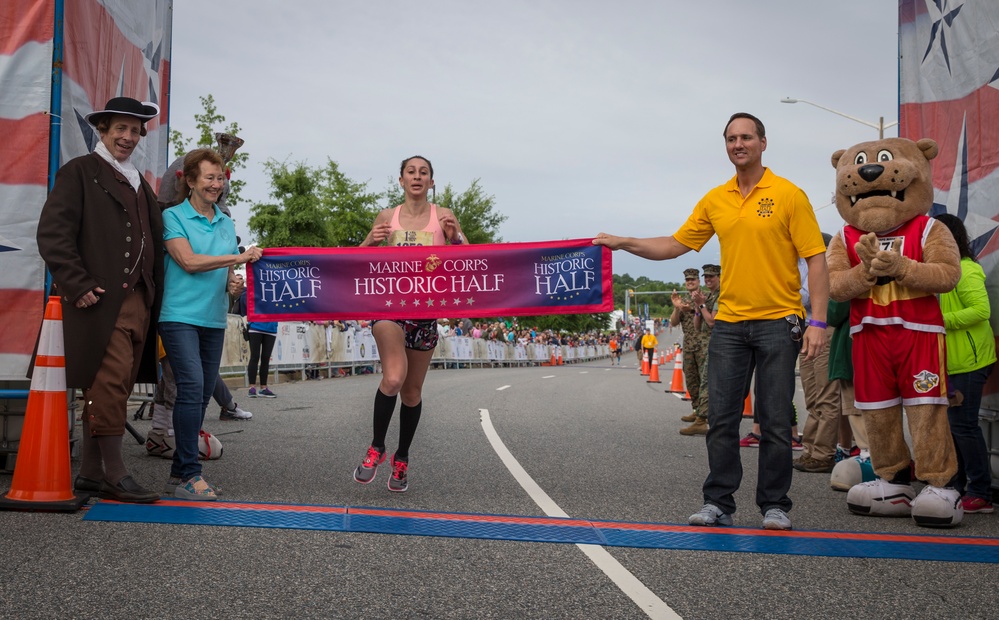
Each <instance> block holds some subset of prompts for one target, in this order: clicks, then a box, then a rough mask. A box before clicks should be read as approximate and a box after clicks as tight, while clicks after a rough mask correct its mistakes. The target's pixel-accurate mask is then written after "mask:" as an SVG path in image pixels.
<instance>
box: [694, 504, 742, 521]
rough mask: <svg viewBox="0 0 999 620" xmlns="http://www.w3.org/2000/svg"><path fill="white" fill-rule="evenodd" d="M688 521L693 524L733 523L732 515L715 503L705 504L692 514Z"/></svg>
mask: <svg viewBox="0 0 999 620" xmlns="http://www.w3.org/2000/svg"><path fill="white" fill-rule="evenodd" d="M687 523H690V524H691V525H707V526H712V525H732V515H728V514H725V513H724V512H722V510H721V508H719V507H718V506H715V505H714V504H704V507H703V508H701V509H700V510H699V511H697V512H695V513H694V514H692V515H690V518H688V519H687Z"/></svg>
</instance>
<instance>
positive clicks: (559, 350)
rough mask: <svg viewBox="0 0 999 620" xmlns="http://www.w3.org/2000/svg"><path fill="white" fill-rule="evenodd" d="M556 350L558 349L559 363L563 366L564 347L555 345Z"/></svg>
mask: <svg viewBox="0 0 999 620" xmlns="http://www.w3.org/2000/svg"><path fill="white" fill-rule="evenodd" d="M555 350H556V351H558V365H559V366H561V365H562V347H555Z"/></svg>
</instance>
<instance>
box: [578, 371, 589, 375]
mask: <svg viewBox="0 0 999 620" xmlns="http://www.w3.org/2000/svg"><path fill="white" fill-rule="evenodd" d="M579 374H581V375H588V374H590V371H589V370H580V371H579Z"/></svg>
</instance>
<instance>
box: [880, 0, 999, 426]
mask: <svg viewBox="0 0 999 620" xmlns="http://www.w3.org/2000/svg"><path fill="white" fill-rule="evenodd" d="M898 6H899V31H900V38H899V51H900V55H901V62H900V65H899V103H900V109H899V127H900V135H901V136H903V137H906V138H910V139H912V140H918V139H920V138H932V139H934V140H936V142H937V144H938V145H939V147H940V153H939V154H938V155H937V157H936V158H935V159H934V160H933V161H932V167H933V187H934V205H933V210H932V212H931V215H935V214H937V213H944V212H947V213H952V214H954V215H957V216H958V217H960V218H961V219H962V220H964V224H965V226H966V227H967V229H968V236H969V237H970V238H971V241H972V246H973V247H972V249H973V251H975V252H976V253H977V254H978V261H979V263H980V264H981V265H982V268H983V269H984V270H985V275H986V287H987V288H988V290H989V298H990V300H991V302H992V318H991V321H992V331H993V332H995V333H997V334H999V252H996V250H997V249H999V235H996V230H997V226H999V2H996V1H995V0H899V3H898ZM997 375H999V373H993V377H992V378H993V381H992V382H990V383H991V384H990V386H988V387H987V388H986V392H987V393H988V392H992V395H991V396H987V398H986V400H987V401H988V400H991V401H992V404H991V405H989V406H990V407H991V408H999V394H996V388H997V387H999V385H997V384H996V379H997V378H999V377H997Z"/></svg>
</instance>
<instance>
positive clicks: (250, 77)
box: [170, 0, 898, 281]
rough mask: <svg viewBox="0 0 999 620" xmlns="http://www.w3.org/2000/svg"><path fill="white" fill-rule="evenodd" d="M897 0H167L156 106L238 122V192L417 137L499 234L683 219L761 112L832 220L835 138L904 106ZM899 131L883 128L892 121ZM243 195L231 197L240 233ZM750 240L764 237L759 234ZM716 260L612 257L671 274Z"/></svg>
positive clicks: (443, 177) (373, 182) (184, 119)
mask: <svg viewBox="0 0 999 620" xmlns="http://www.w3.org/2000/svg"><path fill="white" fill-rule="evenodd" d="M897 13H898V9H897V3H896V2H894V1H892V0H877V1H874V2H872V1H870V0H839V1H837V2H802V1H800V0H763V1H760V2H747V1H746V0H714V1H712V2H670V1H655V0H644V1H638V0H617V1H616V2H593V1H591V0H558V1H555V0H553V1H544V0H535V1H530V2H524V1H520V0H505V1H502V2H475V1H472V0H464V1H459V0H424V1H423V2H397V1H395V0H371V1H367V2H365V1H361V0H358V1H353V2H345V1H342V0H289V1H287V2H281V3H278V2H273V1H267V2H264V1H261V0H238V1H237V0H213V1H212V2H203V1H202V0H175V1H174V20H173V65H172V100H171V104H172V107H171V115H170V122H171V125H172V126H173V127H174V128H177V129H180V130H181V131H183V132H184V133H185V135H187V136H189V137H193V135H194V119H193V116H194V114H195V113H197V112H199V111H200V109H201V107H200V103H199V100H198V96H199V95H207V94H212V95H214V97H215V100H216V102H217V105H218V109H219V112H221V113H222V114H223V115H225V117H226V119H227V121H236V122H238V123H239V125H240V127H241V128H242V133H241V137H242V138H243V139H245V140H246V144H245V146H244V147H243V150H244V151H245V152H247V153H249V154H250V166H249V170H247V171H244V172H243V173H242V174H243V178H244V179H245V180H246V182H247V187H246V191H245V197H246V198H248V199H249V200H251V201H254V202H256V201H266V200H268V199H269V196H268V194H269V185H268V183H267V179H266V177H265V176H264V174H263V172H262V167H261V164H262V163H263V162H264V161H266V160H267V159H268V158H274V159H277V160H287V161H289V162H291V163H293V162H297V161H304V162H306V163H308V164H309V165H312V166H322V165H324V164H325V161H326V158H332V159H333V160H335V161H336V162H337V163H338V164H339V165H340V169H341V170H342V171H343V172H344V173H345V174H346V175H347V176H349V177H350V178H352V179H353V180H355V181H358V182H368V183H369V189H370V190H371V191H375V192H381V191H383V190H384V189H385V187H386V186H387V184H388V182H389V180H390V179H392V180H393V181H394V179H396V178H398V169H399V163H400V161H401V160H402V159H403V158H404V157H407V156H410V155H414V154H422V155H425V156H427V157H428V158H430V160H431V161H432V162H433V164H434V172H435V180H436V181H437V184H438V186H439V187H443V186H444V185H446V184H448V183H450V184H451V185H452V186H453V187H454V188H455V189H456V190H458V191H462V190H464V189H466V188H467V187H468V186H469V185H470V183H471V182H472V181H473V180H474V179H479V180H480V184H481V186H482V188H483V189H484V190H485V192H486V193H487V194H491V195H492V196H494V197H495V204H496V207H495V208H496V210H497V211H499V212H500V213H502V214H504V215H506V216H508V220H507V221H506V222H505V223H504V224H503V225H502V227H501V229H500V234H501V236H502V237H503V240H504V241H548V240H557V239H575V238H584V237H592V236H594V235H596V234H597V233H598V232H601V231H604V232H609V233H613V234H620V235H633V236H656V235H668V234H672V233H673V232H675V231H676V229H677V228H678V227H679V226H680V224H682V223H683V221H684V220H685V219H686V218H687V216H688V215H689V214H690V211H691V210H692V208H693V206H694V204H695V203H696V202H697V201H698V200H699V199H700V198H701V197H702V196H703V195H704V194H705V193H706V192H707V191H708V190H709V189H711V188H712V187H715V186H717V185H720V184H722V183H724V182H725V181H727V180H728V179H729V178H730V177H731V176H732V175H733V174H734V170H733V168H732V165H731V163H729V161H728V158H727V156H726V154H725V150H724V141H723V138H722V130H723V128H724V125H725V122H726V121H727V120H728V117H729V116H730V115H731V114H732V113H733V112H737V111H745V112H751V113H753V114H755V115H757V116H759V117H760V118H761V119H762V120H763V122H764V123H765V124H766V127H767V139H768V146H767V151H766V153H764V157H763V162H764V164H765V165H767V166H769V167H770V168H771V169H772V170H773V171H774V172H775V173H776V174H778V175H780V176H783V177H786V178H788V179H790V180H791V181H792V182H794V183H795V184H797V185H798V186H799V187H801V188H802V189H804V190H805V192H806V193H807V194H808V196H809V198H810V199H811V201H812V204H813V206H814V207H815V209H816V213H817V215H818V218H819V224H820V225H821V227H822V229H823V230H824V231H827V232H835V230H836V229H837V228H838V227H839V226H840V225H841V221H840V218H839V216H838V214H837V213H836V210H835V207H832V206H828V205H829V203H830V202H831V197H832V193H833V183H834V170H833V168H832V165H831V163H830V156H831V155H832V153H833V151H835V150H837V149H840V148H846V147H848V146H850V145H853V144H855V143H858V142H862V141H866V140H871V139H875V138H877V130H876V129H872V128H870V127H865V126H864V125H863V124H861V123H858V122H855V121H852V120H849V119H846V118H843V117H841V116H837V115H835V114H832V113H830V112H826V111H824V110H821V109H819V108H816V107H813V106H810V105H807V104H804V103H798V104H794V105H790V104H784V103H781V102H780V100H781V98H783V97H795V98H798V99H807V100H809V101H812V102H814V103H817V104H820V105H822V106H825V107H828V108H832V109H834V110H837V111H839V112H842V113H845V114H848V115H850V116H854V117H857V118H859V119H862V120H865V121H868V122H873V123H877V122H878V119H879V117H881V116H883V117H884V118H885V123H886V124H887V123H891V122H894V121H895V120H896V119H897V118H898V116H897V114H898V15H897ZM886 135H887V136H894V135H897V127H892V128H891V129H890V130H888V131H887V132H886ZM249 215H250V209H249V206H248V205H240V206H239V207H237V208H236V210H235V212H234V217H235V218H236V220H237V228H238V229H239V230H240V233H241V234H242V236H243V238H244V239H247V238H248V236H249V235H248V232H247V229H246V221H247V219H248V218H249ZM760 258H761V259H765V251H763V250H762V249H761V255H760ZM718 261H719V255H718V245H717V242H715V241H713V242H712V243H710V244H709V245H708V246H706V247H705V248H704V249H703V250H702V251H701V252H700V253H694V252H690V253H688V254H687V255H686V256H684V257H681V258H680V259H677V260H675V261H668V262H650V261H645V260H642V259H638V258H635V257H631V256H629V255H627V254H624V253H622V252H616V253H615V255H614V272H615V273H619V274H620V273H629V274H631V275H632V276H633V277H638V276H641V275H644V276H647V277H650V278H654V279H658V280H664V281H678V280H680V279H682V270H683V269H684V268H685V267H689V266H696V267H700V266H701V265H702V264H704V263H708V262H710V263H717V262H718Z"/></svg>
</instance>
